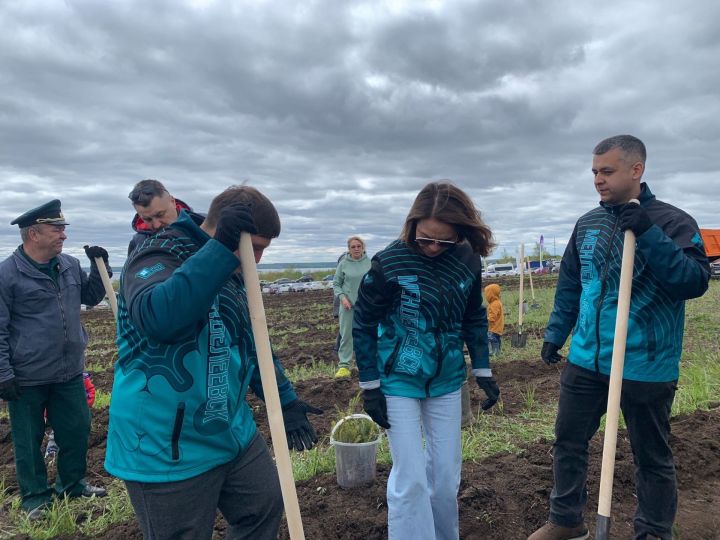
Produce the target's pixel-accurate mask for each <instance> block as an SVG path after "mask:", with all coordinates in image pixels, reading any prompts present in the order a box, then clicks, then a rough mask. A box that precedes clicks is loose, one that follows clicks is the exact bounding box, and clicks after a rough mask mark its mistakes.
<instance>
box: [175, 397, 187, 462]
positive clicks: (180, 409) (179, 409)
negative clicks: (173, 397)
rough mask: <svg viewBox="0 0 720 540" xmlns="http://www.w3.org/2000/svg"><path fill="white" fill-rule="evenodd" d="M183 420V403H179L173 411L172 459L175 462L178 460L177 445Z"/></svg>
mask: <svg viewBox="0 0 720 540" xmlns="http://www.w3.org/2000/svg"><path fill="white" fill-rule="evenodd" d="M184 418H185V402H184V401H181V402H180V403H178V406H177V410H176V411H175V424H174V425H173V431H172V459H173V461H177V460H179V459H180V447H179V445H178V443H179V441H180V432H181V431H182V424H183V419H184Z"/></svg>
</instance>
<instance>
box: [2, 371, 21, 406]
mask: <svg viewBox="0 0 720 540" xmlns="http://www.w3.org/2000/svg"><path fill="white" fill-rule="evenodd" d="M21 393H22V392H21V391H20V385H19V384H18V383H17V381H16V380H15V377H13V378H12V379H8V380H7V381H3V382H0V398H2V399H4V400H5V401H15V400H16V399H18V398H19V397H20V394H21Z"/></svg>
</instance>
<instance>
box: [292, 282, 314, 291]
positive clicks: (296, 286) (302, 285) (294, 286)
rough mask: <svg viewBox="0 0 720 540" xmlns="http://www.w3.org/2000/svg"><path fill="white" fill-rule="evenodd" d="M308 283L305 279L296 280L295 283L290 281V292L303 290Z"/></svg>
mask: <svg viewBox="0 0 720 540" xmlns="http://www.w3.org/2000/svg"><path fill="white" fill-rule="evenodd" d="M308 285H309V282H307V281H300V282H298V281H296V282H295V283H290V292H305V291H306V290H307V288H308Z"/></svg>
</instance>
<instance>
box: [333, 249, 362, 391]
mask: <svg viewBox="0 0 720 540" xmlns="http://www.w3.org/2000/svg"><path fill="white" fill-rule="evenodd" d="M347 246H348V251H347V254H346V255H345V256H344V257H342V258H341V259H340V262H339V263H338V266H337V270H335V279H334V280H333V291H334V292H335V296H336V297H337V298H339V299H340V311H339V315H340V317H339V318H340V347H339V348H338V358H339V360H340V361H339V362H338V364H339V365H338V370H337V373H335V377H338V378H339V377H349V376H350V364H351V363H352V355H353V339H352V323H353V317H354V315H355V309H354V306H355V302H356V301H357V295H358V289H359V288H360V281H361V280H362V278H363V276H364V275H365V274H366V273H367V271H368V270H370V260H369V259H368V258H367V255H366V254H365V242H363V240H362V238H360V237H359V236H351V237H350V238H348V241H347Z"/></svg>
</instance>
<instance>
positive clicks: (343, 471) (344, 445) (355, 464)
mask: <svg viewBox="0 0 720 540" xmlns="http://www.w3.org/2000/svg"><path fill="white" fill-rule="evenodd" d="M352 409H353V407H352V403H351V408H350V410H352ZM340 416H341V417H340V418H339V419H338V421H337V422H336V423H335V426H334V427H333V428H332V431H331V432H330V444H331V445H332V446H333V447H334V448H335V472H336V474H337V482H338V485H339V486H340V487H341V488H354V487H360V486H365V485H368V484H372V483H373V482H374V481H375V469H376V462H377V447H378V444H379V443H380V438H381V437H382V432H381V431H380V428H379V427H378V425H377V424H376V423H375V422H373V420H372V418H370V417H369V416H368V415H366V414H362V413H355V414H346V413H343V412H341V413H340Z"/></svg>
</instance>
